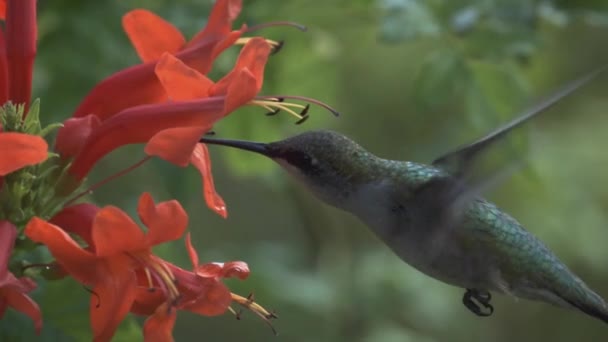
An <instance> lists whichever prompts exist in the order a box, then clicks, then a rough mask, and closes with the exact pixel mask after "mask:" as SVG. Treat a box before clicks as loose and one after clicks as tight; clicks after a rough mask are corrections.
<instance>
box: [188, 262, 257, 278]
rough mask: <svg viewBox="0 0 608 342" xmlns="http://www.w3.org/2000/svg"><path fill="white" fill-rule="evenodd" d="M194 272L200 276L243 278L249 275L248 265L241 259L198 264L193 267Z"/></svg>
mask: <svg viewBox="0 0 608 342" xmlns="http://www.w3.org/2000/svg"><path fill="white" fill-rule="evenodd" d="M195 273H196V274H197V275H199V276H201V277H208V278H209V277H216V278H232V277H235V278H239V279H241V280H243V279H246V278H247V277H248V276H249V266H247V264H246V263H244V262H242V261H231V262H226V263H223V262H212V263H208V264H204V265H200V266H198V267H197V268H196V269H195Z"/></svg>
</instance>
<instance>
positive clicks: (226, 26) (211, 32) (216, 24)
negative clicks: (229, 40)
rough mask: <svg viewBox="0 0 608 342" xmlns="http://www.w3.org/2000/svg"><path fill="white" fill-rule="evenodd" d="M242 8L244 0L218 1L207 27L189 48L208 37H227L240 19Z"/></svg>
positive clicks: (196, 36) (190, 43)
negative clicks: (233, 24)
mask: <svg viewBox="0 0 608 342" xmlns="http://www.w3.org/2000/svg"><path fill="white" fill-rule="evenodd" d="M242 7H243V2H242V0H218V1H216V2H215V4H214V5H213V8H212V9H211V13H210V14H209V19H208V20H207V25H206V26H205V28H204V29H203V30H202V31H200V32H199V33H197V34H196V35H195V36H194V37H193V38H192V40H191V41H190V42H189V43H188V46H190V45H193V44H196V43H198V42H200V41H201V40H203V39H205V38H206V37H210V36H223V35H227V34H228V33H229V32H230V30H231V29H232V22H233V21H234V20H235V19H236V17H238V15H239V13H240V12H241V8H242Z"/></svg>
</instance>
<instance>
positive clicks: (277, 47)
mask: <svg viewBox="0 0 608 342" xmlns="http://www.w3.org/2000/svg"><path fill="white" fill-rule="evenodd" d="M284 45H285V41H284V40H279V41H277V44H276V45H273V46H272V52H270V55H271V56H274V55H276V54H277V53H279V51H281V50H282V49H283V46H284Z"/></svg>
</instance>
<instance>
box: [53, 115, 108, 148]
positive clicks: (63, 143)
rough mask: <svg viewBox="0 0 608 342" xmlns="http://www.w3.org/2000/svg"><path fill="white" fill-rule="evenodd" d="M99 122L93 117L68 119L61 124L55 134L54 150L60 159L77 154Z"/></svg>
mask: <svg viewBox="0 0 608 342" xmlns="http://www.w3.org/2000/svg"><path fill="white" fill-rule="evenodd" d="M100 124H101V121H99V118H98V117H96V116H95V115H87V116H84V117H80V118H70V119H67V120H66V121H65V122H64V123H63V127H61V128H60V129H59V131H58V132H57V139H56V140H55V149H56V150H57V152H59V153H60V154H61V157H62V158H70V157H73V156H75V155H76V154H78V152H79V151H80V149H81V148H82V146H83V145H84V143H85V142H86V140H87V138H88V137H89V135H91V132H92V131H93V130H94V129H95V128H97V127H99V125H100Z"/></svg>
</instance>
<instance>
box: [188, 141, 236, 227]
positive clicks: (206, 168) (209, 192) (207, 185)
mask: <svg viewBox="0 0 608 342" xmlns="http://www.w3.org/2000/svg"><path fill="white" fill-rule="evenodd" d="M190 162H191V163H192V165H194V167H196V169H197V170H198V172H199V173H200V174H201V178H202V179H203V194H204V196H205V202H206V203H207V206H208V207H209V208H210V209H211V210H213V211H215V212H216V213H218V214H219V215H220V216H221V217H223V218H226V217H227V216H228V211H227V210H226V203H225V202H224V199H223V198H222V197H221V196H220V195H219V194H218V193H217V192H216V191H215V185H214V183H213V175H212V173H211V160H210V159H209V150H208V149H207V146H206V145H204V144H201V143H199V144H196V147H195V148H194V151H193V152H192V155H191V157H190Z"/></svg>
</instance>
